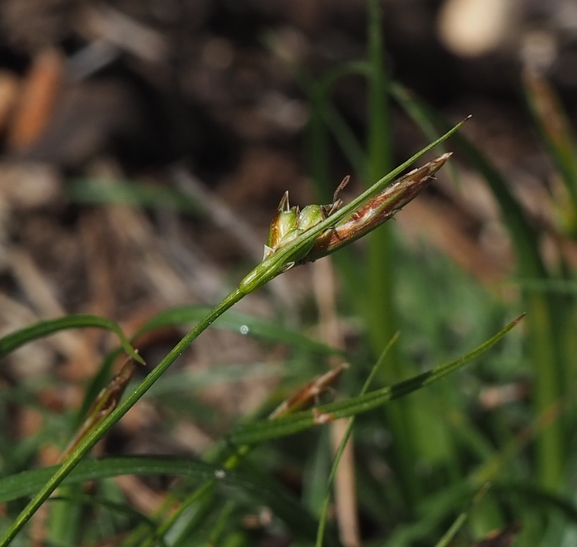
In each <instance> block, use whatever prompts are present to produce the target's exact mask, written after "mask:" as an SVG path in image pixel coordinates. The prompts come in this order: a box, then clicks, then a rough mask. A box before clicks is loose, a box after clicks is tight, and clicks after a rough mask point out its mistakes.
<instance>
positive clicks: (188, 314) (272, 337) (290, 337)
mask: <svg viewBox="0 0 577 547" xmlns="http://www.w3.org/2000/svg"><path fill="white" fill-rule="evenodd" d="M209 311H210V308H208V307H206V306H180V307H176V308H170V309H168V310H165V311H163V312H161V313H159V314H158V315H156V316H155V317H153V318H152V319H151V320H150V321H148V322H147V323H146V324H145V325H144V326H143V327H142V328H141V329H140V330H139V331H138V332H137V333H136V334H135V335H134V337H133V340H134V339H135V338H136V337H138V336H139V335H141V334H143V333H144V332H147V331H150V330H153V329H156V328H160V327H166V326H168V325H185V324H187V323H197V322H198V321H200V320H201V319H202V318H203V317H206V315H207V314H208V312H209ZM211 327H212V328H217V329H226V330H229V331H232V332H238V333H240V334H243V335H246V336H255V337H257V338H262V339H264V340H269V341H271V342H279V343H282V344H287V345H289V346H291V347H292V348H296V349H300V350H305V351H310V352H315V353H319V354H321V355H342V356H344V355H345V352H343V351H340V350H337V349H334V348H331V347H330V346H327V345H326V344H323V343H321V342H317V341H316V340H313V339H312V338H309V337H308V336H305V335H303V334H301V333H299V332H295V331H292V330H290V329H286V328H284V327H282V326H280V325H277V324H275V323H274V322H273V321H270V320H267V319H260V318H258V317H255V316H253V315H248V314H243V313H237V312H232V311H231V312H229V313H227V314H226V315H223V316H221V317H219V318H218V319H217V320H216V321H215V322H214V323H213V324H212V325H211Z"/></svg>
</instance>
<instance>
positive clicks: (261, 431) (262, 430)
mask: <svg viewBox="0 0 577 547" xmlns="http://www.w3.org/2000/svg"><path fill="white" fill-rule="evenodd" d="M522 317H523V316H520V317H518V318H517V319H515V320H514V321H512V322H511V323H509V324H508V325H507V326H506V327H505V328H504V329H503V330H501V331H500V332H499V333H497V334H496V335H495V336H493V337H492V338H490V339H489V340H487V341H486V342H485V343H484V344H482V345H480V346H479V347H478V348H476V349H474V350H473V351H471V352H470V353H467V354H466V355H463V356H461V357H459V358H457V359H455V360H453V361H449V362H448V363H445V364H443V365H440V366H438V367H435V368H434V369H432V370H430V371H428V372H424V373H423V374H419V375H418V376H415V377H413V378H410V379H408V380H405V381H404V382H400V383H398V384H395V385H393V386H387V387H384V388H382V389H377V390H375V391H372V392H371V393H368V394H367V395H362V396H358V397H352V398H350V399H347V400H346V401H339V402H336V403H331V404H328V405H324V406H320V407H317V408H314V409H312V410H310V411H306V412H298V413H296V414H293V415H292V416H287V417H283V418H279V419H277V420H272V421H261V422H257V423H254V424H249V425H246V426H242V427H240V428H238V429H237V430H236V431H233V432H232V433H231V434H230V435H228V436H227V440H228V442H231V443H233V444H235V445H244V444H255V443H260V442H263V441H267V440H270V439H275V438H279V437H285V436H287V435H291V434H293V433H298V432H299V431H304V430H305V429H310V428H312V427H315V426H318V425H322V424H324V423H327V422H330V421H333V420H337V419H339V418H346V417H349V416H354V415H356V414H361V413H363V412H367V411H369V410H373V409H374V408H378V407H379V406H382V405H384V404H386V403H388V402H389V401H391V400H393V399H397V398H399V397H403V396H405V395H408V394H409V393H412V392H413V391H417V390H419V389H421V388H423V387H425V386H426V385H429V384H432V383H433V382H436V381H438V380H440V379H441V378H444V377H445V376H447V375H448V374H450V373H451V372H454V371H456V370H458V369H460V368H461V367H463V366H464V365H466V364H467V363H469V362H471V361H472V360H474V359H476V358H477V357H479V356H480V355H482V354H483V353H484V352H486V351H487V350H488V349H489V348H491V347H492V346H493V345H495V344H496V343H497V342H498V341H499V340H500V339H501V338H503V336H505V334H507V333H508V332H509V331H510V330H511V329H512V328H513V327H514V326H515V325H516V324H517V323H518V322H519V321H520V320H521V319H522Z"/></svg>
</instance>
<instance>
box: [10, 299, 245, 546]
mask: <svg viewBox="0 0 577 547" xmlns="http://www.w3.org/2000/svg"><path fill="white" fill-rule="evenodd" d="M244 296H245V295H244V294H242V293H241V292H240V290H239V289H235V290H234V291H233V292H231V293H230V294H229V295H228V296H227V297H225V298H224V300H222V302H220V304H218V305H217V306H215V307H214V308H213V309H212V310H211V311H210V313H209V314H208V315H207V316H206V317H205V318H204V319H203V320H202V321H200V322H199V323H198V324H197V325H196V326H195V327H194V328H193V329H192V330H191V331H190V332H189V333H188V334H187V335H186V336H185V337H184V338H182V340H180V342H178V344H176V346H174V348H172V350H171V351H170V352H169V353H168V355H167V356H166V357H165V358H164V359H163V360H162V361H161V362H160V363H159V364H158V365H157V366H156V367H155V368H154V369H153V370H152V372H150V374H149V375H148V376H147V377H146V378H145V379H144V380H143V381H142V383H141V384H140V385H139V386H138V387H137V388H136V389H135V390H134V391H133V392H132V393H131V394H130V395H129V396H128V397H127V398H126V399H125V400H124V401H123V402H122V403H121V404H120V405H118V407H117V408H116V409H115V410H113V411H112V412H111V413H110V415H109V416H108V417H107V418H106V419H105V420H104V421H103V422H102V423H101V424H100V425H99V426H98V427H96V428H95V429H94V430H93V431H92V432H91V433H90V434H88V435H87V436H86V438H85V439H84V440H83V442H82V443H80V444H79V445H78V447H77V448H76V449H75V450H74V451H73V452H72V453H71V454H70V456H69V457H68V458H67V459H66V460H65V461H64V462H63V463H62V465H61V466H60V468H59V469H58V471H56V473H54V475H53V476H52V477H51V478H50V480H49V481H48V482H47V483H46V484H45V485H44V487H43V488H42V489H41V490H40V491H39V492H38V493H37V494H36V496H34V498H32V500H31V501H30V502H29V503H28V505H27V506H26V507H25V508H24V510H23V511H22V512H21V513H20V515H18V518H17V519H16V520H15V521H14V522H13V523H12V525H11V526H10V528H9V529H8V531H7V532H6V534H5V535H4V536H3V537H2V538H1V539H0V547H6V546H7V545H9V544H10V542H11V541H12V540H13V539H14V538H15V537H16V535H17V534H18V532H20V530H21V529H22V528H23V527H24V525H25V524H26V523H27V522H28V521H29V520H30V518H31V517H32V515H33V514H34V513H35V512H36V511H37V510H38V508H39V507H40V506H41V505H42V504H43V503H44V502H45V501H46V500H47V499H48V497H49V496H50V494H52V492H54V490H55V489H56V488H57V487H58V485H59V484H60V483H61V482H62V480H63V479H64V478H65V477H66V476H67V475H68V474H69V473H70V472H71V471H72V470H73V469H74V468H75V467H76V465H77V464H78V463H79V462H80V460H81V459H82V458H83V457H84V456H85V455H86V454H87V453H88V452H89V451H90V449H91V448H92V447H93V446H94V445H95V444H96V443H97V442H98V441H99V440H100V439H101V438H102V436H103V435H104V434H105V433H106V432H107V431H108V430H110V428H111V427H112V426H113V425H114V424H115V423H116V422H118V421H119V420H120V419H121V418H122V417H123V416H124V415H125V414H126V413H127V412H128V411H129V410H130V409H131V408H132V407H133V406H134V405H135V404H136V403H137V402H138V400H139V399H140V398H141V397H142V396H143V395H144V394H145V393H146V392H147V391H148V390H149V389H150V388H151V387H152V385H153V384H154V383H155V382H156V380H158V379H159V378H160V377H161V376H162V374H164V372H165V371H166V370H167V369H168V367H170V365H172V363H174V361H176V359H177V358H178V357H179V356H180V355H181V354H182V353H183V352H184V350H185V349H186V348H188V346H190V344H192V342H193V341H194V340H195V339H196V338H197V337H198V336H199V335H200V334H201V333H202V332H203V331H204V330H206V329H207V328H208V327H209V326H210V325H211V323H213V322H214V321H215V320H216V319H217V318H218V317H220V316H221V315H222V314H223V313H224V312H225V311H226V310H228V309H229V308H231V307H232V306H233V305H234V304H236V303H237V302H238V301H240V300H241V299H242V298H243V297H244Z"/></svg>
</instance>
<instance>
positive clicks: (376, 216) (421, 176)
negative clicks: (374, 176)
mask: <svg viewBox="0 0 577 547" xmlns="http://www.w3.org/2000/svg"><path fill="white" fill-rule="evenodd" d="M451 155H452V153H451V152H448V153H446V154H443V155H442V156H439V157H438V158H436V159H434V160H432V161H430V162H428V163H427V164H425V165H423V167H419V168H418V169H414V170H413V171H411V172H410V173H407V174H406V175H404V176H403V177H401V178H400V179H398V180H397V181H395V182H393V184H391V185H390V186H387V187H386V188H385V189H384V190H383V191H382V192H381V193H379V194H377V195H376V196H375V197H373V198H371V199H370V200H368V201H367V202H366V203H364V204H363V205H361V206H360V207H359V208H358V209H357V210H356V211H354V212H353V213H352V214H351V216H350V217H348V218H346V219H344V221H342V222H341V223H339V224H337V225H336V226H334V227H333V228H330V229H329V230H327V231H326V232H324V233H323V234H322V235H321V236H320V237H319V238H318V239H317V240H316V242H315V245H314V247H313V248H312V249H311V251H310V252H309V253H308V254H307V255H306V257H305V258H304V259H303V260H302V262H303V263H304V262H312V261H314V260H317V259H319V258H321V257H323V256H326V255H327V254H330V253H333V252H334V251H336V250H338V249H340V248H341V247H343V246H345V245H348V244H349V243H351V242H353V241H355V240H356V239H359V238H360V237H363V236H364V235H366V234H367V233H369V232H370V231H372V230H374V229H375V228H377V227H378V226H380V225H381V224H383V223H384V222H386V221H387V220H389V219H390V218H391V217H393V216H394V215H395V213H397V212H398V211H399V210H400V209H402V208H403V207H404V206H405V205H407V203H409V202H410V201H412V200H413V199H414V198H415V197H416V196H417V195H419V194H420V193H421V192H422V191H423V190H424V189H425V188H426V187H427V186H428V184H429V183H430V182H431V181H432V180H433V177H434V175H435V173H436V172H437V171H438V170H439V169H440V168H441V167H442V166H443V165H444V164H445V162H446V161H447V160H448V159H449V158H450V157H451Z"/></svg>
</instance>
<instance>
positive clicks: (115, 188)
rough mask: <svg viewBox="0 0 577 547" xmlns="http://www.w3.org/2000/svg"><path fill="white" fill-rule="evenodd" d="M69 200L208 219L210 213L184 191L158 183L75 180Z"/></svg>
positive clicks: (67, 188)
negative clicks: (142, 208) (171, 212)
mask: <svg viewBox="0 0 577 547" xmlns="http://www.w3.org/2000/svg"><path fill="white" fill-rule="evenodd" d="M66 193H67V194H68V197H69V198H70V199H71V200H72V201H75V202H77V203H86V204H97V205H109V204H114V205H128V206H132V207H149V208H155V209H159V208H163V209H173V210H176V211H181V212H183V213H190V214H193V215H195V216H201V217H205V216H206V211H205V210H204V209H203V208H202V207H201V205H200V204H198V203H197V202H196V201H194V200H193V199H191V198H190V196H189V195H187V194H186V193H184V192H181V191H179V190H175V189H174V188H167V187H164V186H160V185H158V184H147V183H143V182H136V181H135V182H129V181H122V180H107V179H91V178H88V179H73V180H71V181H69V182H68V183H67V185H66Z"/></svg>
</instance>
